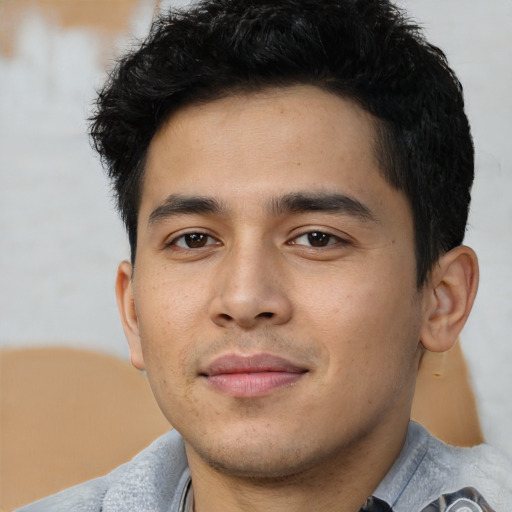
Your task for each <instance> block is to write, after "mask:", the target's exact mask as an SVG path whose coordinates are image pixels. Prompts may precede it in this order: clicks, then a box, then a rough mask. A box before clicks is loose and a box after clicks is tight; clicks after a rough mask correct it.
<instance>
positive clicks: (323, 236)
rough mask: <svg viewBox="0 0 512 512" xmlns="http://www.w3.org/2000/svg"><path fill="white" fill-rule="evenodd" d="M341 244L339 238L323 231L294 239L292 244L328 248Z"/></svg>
mask: <svg viewBox="0 0 512 512" xmlns="http://www.w3.org/2000/svg"><path fill="white" fill-rule="evenodd" d="M339 242H341V239H340V238H339V237H337V236H334V235H331V234H329V233H324V232H322V231H310V232H309V233H304V234H303V235H300V236H298V237H296V238H294V239H293V241H292V243H293V244H296V245H308V246H310V247H327V246H328V245H333V244H336V243H339Z"/></svg>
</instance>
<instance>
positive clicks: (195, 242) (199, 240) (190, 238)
mask: <svg viewBox="0 0 512 512" xmlns="http://www.w3.org/2000/svg"><path fill="white" fill-rule="evenodd" d="M185 241H186V242H187V245H188V246H189V247H190V248H192V249H197V248H198V247H203V246H204V245H205V244H206V235H203V234H201V233H191V234H190V235H186V236H185Z"/></svg>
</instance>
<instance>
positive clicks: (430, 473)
mask: <svg viewBox="0 0 512 512" xmlns="http://www.w3.org/2000/svg"><path fill="white" fill-rule="evenodd" d="M413 428H414V429H415V431H416V432H415V436H414V437H415V439H416V440H417V441H418V443H420V444H422V445H423V446H424V448H425V449H424V451H423V453H422V457H421V461H419V463H418V464H417V466H416V469H415V470H414V472H413V474H412V475H411V478H410V481H409V483H408V485H407V489H406V490H405V491H404V494H403V496H402V498H403V500H404V502H405V503H407V502H409V503H410V500H418V498H419V497H420V496H421V501H422V503H421V505H422V506H426V505H427V504H428V503H430V502H431V501H433V500H434V499H437V498H438V497H439V496H441V495H443V494H447V493H455V492H457V491H460V490H461V489H464V488H468V487H470V488H474V489H476V491H478V493H479V494H480V495H482V496H483V498H484V499H485V500H486V501H487V502H488V503H489V505H490V506H491V508H492V509H494V510H495V511H496V512H505V511H508V510H510V509H511V507H512V463H511V462H510V460H509V459H508V458H507V457H506V456H505V455H504V454H502V453H501V452H499V451H498V450H496V449H495V448H493V447H491V446H489V445H486V444H482V445H478V446H475V447H472V448H462V447H455V446H450V445H447V444H445V443H443V442H442V441H439V440H438V439H436V438H434V437H432V436H431V435H430V434H428V433H427V432H426V430H425V429H423V428H422V427H419V426H418V425H416V426H415V427H413ZM416 503H417V501H416Z"/></svg>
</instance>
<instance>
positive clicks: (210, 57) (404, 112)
mask: <svg viewBox="0 0 512 512" xmlns="http://www.w3.org/2000/svg"><path fill="white" fill-rule="evenodd" d="M296 84H312V85H315V86H318V87H320V88H322V89H324V90H326V91H330V92H332V93H334V94H338V95H341V96H343V97H346V98H351V99H353V100H354V101H356V102H357V103H358V104H359V105H360V106H361V107H362V108H363V109H365V110H366V111H368V112H370V113H371V114H372V115H373V116H374V117H375V118H376V120H377V121H376V125H377V126H376V134H377V136H376V140H375V145H376V150H377V155H378V160H379V164H380V167H381V170H382V173H383V176H384V177H385V179H386V180H387V182H388V183H389V184H390V185H391V186H393V187H395V188H396V189H398V190H400V191H402V192H403V193H404V195H405V196H406V198H407V199H408V201H409V204H410V207H411V211H412V216H413V223H414V234H415V253H416V265H417V282H418V286H420V285H421V284H422V283H424V282H425V280H426V278H427V276H428V274H429V272H430V270H431V269H432V268H433V266H434V265H435V264H436V262H437V261H438V259H439V257H440V255H441V254H443V253H444V252H446V251H448V250H450V249H452V248H454V247H456V246H458V245H460V244H461V243H462V241H463V238H464V233H465V227H466V222H467V216H468V210H469V203H470V192H471V186H472V182H473V176H474V150H473V143H472V138H471V134H470V128H469V123H468V120H467V117H466V115H465V113H464V100H463V95H462V86H461V84H460V82H459V81H458V79H457V77H456V75H455V74H454V72H453V71H452V69H451V68H450V67H449V66H448V63H447V60H446V57H445V55H444V54H443V52H442V51H441V50H440V49H439V48H437V47H435V46H433V45H432V44H429V43H428V42H427V41H426V40H425V38H424V36H423V35H422V32H421V30H420V28H419V27H418V26H417V25H416V24H415V23H413V22H412V21H411V20H409V19H408V18H407V17H406V15H405V14H404V12H403V11H402V10H400V9H399V8H397V7H396V6H394V5H393V4H392V3H390V2H389V1H387V0H203V1H200V2H198V3H196V4H192V5H191V6H189V8H187V9H182V10H173V9H171V10H170V11H169V12H166V13H160V14H159V16H157V18H156V19H155V21H154V23H153V25H152V28H151V31H150V34H149V36H148V37H147V39H146V40H145V41H143V42H142V43H141V44H140V45H139V46H138V47H137V48H136V49H134V50H132V51H131V52H129V53H128V54H127V55H126V56H124V57H123V58H122V59H121V60H120V61H118V63H117V66H116V67H115V68H114V69H113V71H112V73H111V74H110V77H109V79H108V80H107V82H106V84H105V86H104V88H103V89H102V90H101V91H100V92H99V95H98V99H97V103H96V110H95V112H94V114H93V116H92V118H91V121H92V122H91V130H90V132H91V136H92V141H93V145H94V147H95V149H96V150H97V151H98V152H99V154H100V155H101V157H102V161H103V163H104V165H105V167H106V169H107V172H108V175H109V177H110V179H111V182H112V185H113V188H114V191H115V195H116V199H117V205H118V209H119V211H120V214H121V217H122V219H123V221H124V223H125V225H126V228H127V231H128V237H129V241H130V247H131V254H132V263H134V262H135V257H136V239H137V217H138V211H139V204H140V194H141V188H142V180H143V175H144V165H145V159H146V154H147V150H148V147H149V144H150V142H151V140H152V138H153V136H154V134H155V133H156V131H157V130H158V128H159V127H160V126H161V125H162V124H163V122H164V121H165V120H167V118H168V117H169V116H170V114H171V113H172V112H173V111H175V110H176V109H178V108H180V107H182V106H184V105H187V104H191V103H194V102H202V101H211V100H214V99H217V98H220V97H223V96H228V95H230V94H237V93H244V92H251V91H258V90H262V89H265V88H268V87H286V86H291V85H296Z"/></svg>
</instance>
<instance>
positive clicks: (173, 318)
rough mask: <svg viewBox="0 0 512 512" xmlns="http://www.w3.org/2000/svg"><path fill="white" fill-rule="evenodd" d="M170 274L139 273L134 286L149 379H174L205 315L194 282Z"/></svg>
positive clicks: (188, 352) (201, 293)
mask: <svg viewBox="0 0 512 512" xmlns="http://www.w3.org/2000/svg"><path fill="white" fill-rule="evenodd" d="M169 274H170V273H164V272H162V273H158V274H155V275H150V276H148V275H141V276H140V277H141V279H140V282H141V283H152V284H150V285H148V284H144V285H142V286H139V287H137V289H136V308H137V315H138V319H139V331H140V337H141V344H142V350H143V354H144V361H145V363H146V368H147V370H148V376H149V377H150V379H152V378H153V379H156V378H160V379H162V378H164V377H165V378H166V379H167V378H168V379H172V380H174V381H176V380H179V379H176V376H177V375H179V374H180V373H181V372H182V371H183V368H184V364H183V363H184V361H185V360H187V358H189V357H190V354H191V353H192V352H193V350H194V342H195V340H198V339H200V336H201V332H202V325H204V322H203V323H202V320H201V319H203V318H204V317H205V311H206V310H207V308H206V306H205V299H204V297H205V290H204V289H202V287H201V286H197V283H195V285H194V284H192V283H188V282H183V281H180V280H178V279H169Z"/></svg>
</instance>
